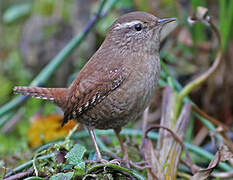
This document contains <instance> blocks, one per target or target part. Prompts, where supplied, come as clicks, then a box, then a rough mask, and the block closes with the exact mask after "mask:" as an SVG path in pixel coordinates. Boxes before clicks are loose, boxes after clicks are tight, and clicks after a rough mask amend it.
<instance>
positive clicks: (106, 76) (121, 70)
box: [62, 64, 129, 125]
mask: <svg viewBox="0 0 233 180" xmlns="http://www.w3.org/2000/svg"><path fill="white" fill-rule="evenodd" d="M89 67H90V65H89ZM89 70H90V68H89ZM81 73H82V72H81ZM128 75H129V72H128V70H127V68H126V67H123V66H121V65H119V64H118V65H115V66H114V65H110V67H108V68H105V67H103V68H101V69H98V70H94V71H93V73H91V74H90V75H88V76H87V77H85V78H81V79H83V80H77V82H76V83H73V85H72V86H73V87H72V88H74V89H73V90H72V92H73V93H72V95H71V96H70V97H69V103H68V107H67V109H66V111H65V113H64V120H63V123H62V125H64V124H66V123H67V122H68V121H69V120H70V119H72V118H74V119H75V118H76V117H78V116H80V115H81V114H82V113H84V112H85V111H87V110H88V109H90V108H92V107H94V106H95V105H96V104H98V103H100V102H101V101H102V100H103V99H104V98H105V97H106V96H107V95H109V94H110V93H111V92H112V91H114V90H115V89H116V88H118V87H119V86H120V85H121V84H122V83H123V81H124V80H125V79H126V78H127V77H128Z"/></svg>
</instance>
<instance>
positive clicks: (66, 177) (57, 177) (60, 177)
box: [49, 172, 74, 180]
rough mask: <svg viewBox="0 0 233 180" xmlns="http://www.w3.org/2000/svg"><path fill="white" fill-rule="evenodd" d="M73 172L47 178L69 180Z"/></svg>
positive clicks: (50, 179)
mask: <svg viewBox="0 0 233 180" xmlns="http://www.w3.org/2000/svg"><path fill="white" fill-rule="evenodd" d="M73 174H74V172H68V173H58V174H55V175H53V176H52V177H50V178H49V180H70V179H71V178H72V176H73Z"/></svg>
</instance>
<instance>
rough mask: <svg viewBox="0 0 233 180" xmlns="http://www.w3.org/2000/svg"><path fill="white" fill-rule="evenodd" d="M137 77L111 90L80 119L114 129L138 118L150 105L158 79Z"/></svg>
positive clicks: (85, 122) (81, 121)
mask: <svg viewBox="0 0 233 180" xmlns="http://www.w3.org/2000/svg"><path fill="white" fill-rule="evenodd" d="M137 77H138V78H137V79H135V81H131V82H128V83H125V84H122V86H121V88H118V89H116V90H114V91H113V92H111V93H110V94H109V95H108V96H106V97H105V99H104V100H103V101H102V102H100V103H99V104H97V105H96V106H95V107H93V108H91V109H89V110H88V111H86V112H85V113H84V114H83V115H81V116H80V118H79V120H78V121H79V122H80V123H83V124H85V125H87V126H92V127H94V128H97V129H112V128H113V129H114V128H120V127H122V126H124V125H126V124H127V123H128V122H129V121H131V120H136V119H137V118H138V117H139V116H140V115H141V114H142V113H143V112H144V110H145V108H146V107H147V106H148V105H149V102H150V99H151V97H152V95H153V92H154V89H155V84H156V81H157V80H156V79H155V78H153V77H152V78H148V77H145V76H144V75H142V76H137Z"/></svg>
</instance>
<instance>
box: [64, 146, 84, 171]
mask: <svg viewBox="0 0 233 180" xmlns="http://www.w3.org/2000/svg"><path fill="white" fill-rule="evenodd" d="M85 152H86V148H85V147H84V146H82V145H80V144H75V145H74V147H73V148H72V149H71V150H70V151H69V152H68V153H67V154H66V156H65V158H66V159H67V160H68V163H69V164H72V165H79V164H80V163H81V162H83V160H82V158H83V155H84V153H85ZM84 166H85V164H84Z"/></svg>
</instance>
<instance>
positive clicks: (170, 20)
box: [157, 18, 176, 25]
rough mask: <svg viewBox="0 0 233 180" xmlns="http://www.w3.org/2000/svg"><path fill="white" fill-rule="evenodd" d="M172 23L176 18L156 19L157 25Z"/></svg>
mask: <svg viewBox="0 0 233 180" xmlns="http://www.w3.org/2000/svg"><path fill="white" fill-rule="evenodd" d="M173 21H176V18H162V19H158V20H157V23H158V24H159V25H164V24H167V23H170V22H173Z"/></svg>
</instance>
